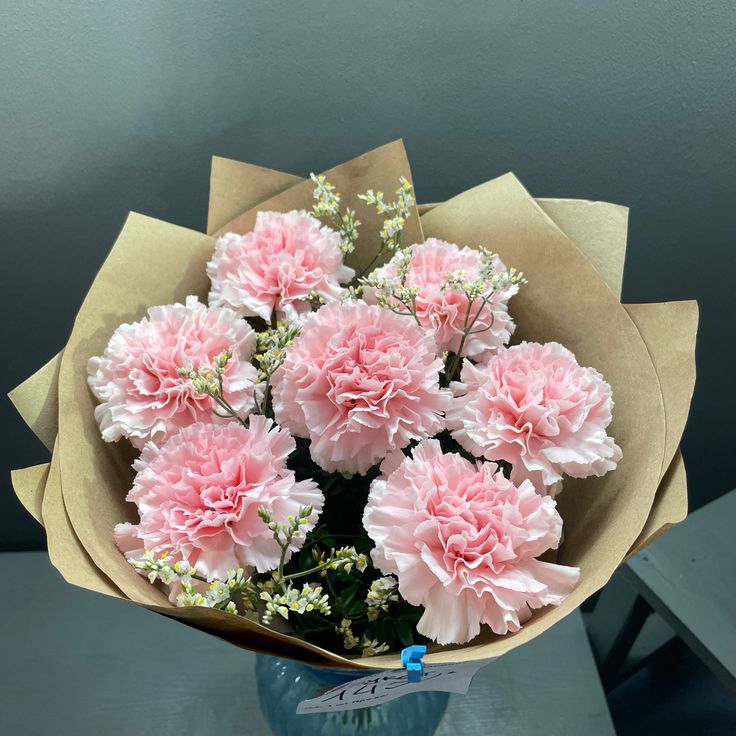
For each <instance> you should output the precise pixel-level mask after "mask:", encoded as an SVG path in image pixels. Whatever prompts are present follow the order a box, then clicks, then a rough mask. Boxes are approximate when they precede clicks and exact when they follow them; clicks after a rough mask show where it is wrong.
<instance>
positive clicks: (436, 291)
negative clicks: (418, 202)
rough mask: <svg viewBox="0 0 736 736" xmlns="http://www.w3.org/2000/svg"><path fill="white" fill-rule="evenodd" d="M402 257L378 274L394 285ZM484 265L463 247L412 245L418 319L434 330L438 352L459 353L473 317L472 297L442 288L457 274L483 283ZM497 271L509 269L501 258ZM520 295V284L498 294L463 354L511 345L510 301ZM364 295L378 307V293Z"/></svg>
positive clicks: (479, 353)
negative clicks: (481, 276)
mask: <svg viewBox="0 0 736 736" xmlns="http://www.w3.org/2000/svg"><path fill="white" fill-rule="evenodd" d="M401 257H402V254H401V253H399V254H397V255H396V256H394V258H392V259H391V260H390V261H389V262H388V263H387V264H386V265H385V266H382V267H381V268H378V269H376V270H375V271H374V272H373V274H374V275H376V276H382V277H384V278H385V279H387V280H388V281H392V280H395V279H396V277H397V272H398V264H399V260H400V259H401ZM481 266H482V264H481V254H480V252H479V251H477V250H474V249H472V248H468V247H464V248H458V247H457V246H456V245H454V244H453V243H446V242H444V241H443V240H436V239H435V238H430V239H429V240H427V241H426V242H424V243H422V244H420V245H414V246H412V249H411V262H410V264H409V272H408V275H407V279H406V283H407V285H409V286H416V287H418V288H419V295H418V296H417V299H416V306H417V316H418V318H419V321H420V322H421V323H422V325H423V326H425V327H427V328H429V329H431V330H433V331H434V333H435V339H436V341H437V350H438V352H439V353H444V352H447V351H451V352H453V353H456V352H457V351H458V349H459V348H460V340H461V339H462V335H463V331H464V325H465V319H466V315H467V314H468V297H467V296H466V295H465V294H464V293H462V292H460V291H457V290H456V289H450V288H445V289H443V288H441V287H442V286H443V285H444V284H445V282H446V281H447V278H448V276H449V275H451V274H455V273H458V272H459V273H462V275H463V278H464V279H465V280H466V281H474V280H476V279H478V278H479V277H480V273H481ZM494 268H495V270H496V272H501V271H504V270H505V266H504V265H503V263H501V261H500V260H499V259H498V257H496V258H495V259H494ZM518 290H519V287H518V285H515V284H514V285H509V286H508V287H507V288H506V289H504V290H503V291H500V292H498V293H496V294H493V296H492V297H491V300H490V302H489V303H488V304H487V305H486V306H484V307H483V309H482V310H481V312H480V314H479V315H478V319H477V320H476V321H475V323H474V325H473V332H474V333H475V334H470V335H469V336H468V337H467V339H466V340H465V344H464V345H463V355H465V356H467V357H475V358H484V357H487V356H489V355H490V354H491V353H492V352H493V351H494V350H496V348H498V347H500V346H501V345H505V344H506V343H507V342H508V341H509V339H510V338H511V335H512V334H513V332H514V329H515V327H516V326H515V325H514V322H513V320H512V319H511V317H510V315H509V313H508V300H509V299H510V298H511V297H512V296H513V295H514V294H516V292H517V291H518ZM491 293H492V291H491V290H488V291H486V292H485V294H486V295H488V294H491ZM364 295H365V296H364V298H365V300H366V301H367V302H369V303H375V300H376V291H375V289H371V288H366V289H365V290H364ZM480 304H481V302H480V299H476V300H475V301H474V302H473V305H472V308H471V312H470V314H471V317H472V316H475V315H476V314H477V313H478V309H479V308H480ZM402 308H403V307H402Z"/></svg>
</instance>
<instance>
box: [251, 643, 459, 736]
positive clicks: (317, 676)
mask: <svg viewBox="0 0 736 736" xmlns="http://www.w3.org/2000/svg"><path fill="white" fill-rule="evenodd" d="M377 671H378V670H376V672H377ZM369 674H371V671H370V670H349V671H346V670H339V669H327V668H323V667H310V666H307V665H304V664H300V663H299V662H293V661H292V660H288V659H277V658H276V657H267V656H264V655H258V656H257V658H256V684H257V687H258V699H259V701H260V705H261V711H262V712H263V716H264V718H265V719H266V721H267V723H268V725H269V726H270V727H271V731H272V732H273V734H274V736H295V735H297V734H298V736H316V735H317V734H319V736H353V734H356V735H359V736H374V735H376V736H377V735H378V734H380V736H392V735H393V734H401V736H415V734H416V736H432V734H433V733H434V732H435V731H436V730H437V726H438V725H439V723H440V721H441V720H442V716H443V715H444V714H445V710H446V709H447V701H448V699H449V697H450V695H449V693H443V692H419V693H411V694H408V695H404V696H402V697H400V698H397V699H396V700H391V701H389V702H388V703H382V704H381V705H375V706H373V707H371V708H359V709H357V710H347V711H339V712H333V713H308V714H305V715H297V713H296V707H297V705H298V704H299V702H300V701H302V700H307V699H309V698H312V697H314V696H315V695H317V693H318V691H323V690H326V689H329V688H331V687H334V686H335V685H339V684H340V683H343V682H348V681H350V680H355V679H357V678H359V677H365V676H366V675H369Z"/></svg>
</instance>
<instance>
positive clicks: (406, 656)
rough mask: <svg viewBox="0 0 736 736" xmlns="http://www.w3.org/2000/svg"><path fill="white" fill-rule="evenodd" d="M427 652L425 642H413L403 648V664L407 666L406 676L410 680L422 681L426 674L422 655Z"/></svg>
mask: <svg viewBox="0 0 736 736" xmlns="http://www.w3.org/2000/svg"><path fill="white" fill-rule="evenodd" d="M426 653H427V647H425V646H424V645H423V644H413V645H412V646H410V647H406V649H402V650H401V664H402V665H403V666H404V667H405V668H406V677H407V680H409V682H421V681H422V677H423V676H424V664H423V662H422V657H423V656H424V655H425V654H426Z"/></svg>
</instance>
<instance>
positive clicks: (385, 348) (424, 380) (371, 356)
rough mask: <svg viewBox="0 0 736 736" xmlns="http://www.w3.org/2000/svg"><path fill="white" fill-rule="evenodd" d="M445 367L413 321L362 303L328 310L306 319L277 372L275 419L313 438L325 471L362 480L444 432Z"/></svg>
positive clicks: (315, 456)
mask: <svg viewBox="0 0 736 736" xmlns="http://www.w3.org/2000/svg"><path fill="white" fill-rule="evenodd" d="M442 367H443V365H442V361H441V360H440V359H438V358H437V357H436V346H435V343H434V339H433V338H432V337H431V335H429V334H428V333H427V332H426V331H425V330H424V329H422V328H421V327H419V326H418V325H417V324H416V322H414V320H413V319H412V318H410V317H407V316H401V315H397V314H394V313H393V312H391V311H389V310H386V309H382V308H381V307H377V306H369V305H367V304H365V303H363V302H360V301H352V302H345V303H344V304H339V303H333V304H327V305H325V306H323V307H322V308H321V309H319V310H318V311H317V312H314V313H313V314H310V315H308V316H307V317H305V318H304V322H303V325H302V331H301V334H300V335H299V337H297V338H296V340H295V341H294V345H293V347H291V348H290V349H289V350H288V351H287V355H286V360H285V361H284V363H283V365H282V366H281V367H280V368H279V369H278V370H277V371H276V373H275V374H274V378H273V399H274V401H273V406H274V412H275V416H276V421H278V422H279V424H282V425H283V426H285V427H288V428H289V430H290V431H291V432H292V433H293V434H295V435H297V436H299V437H308V438H309V439H310V440H311V446H310V452H311V454H312V457H313V459H314V460H315V462H316V463H318V464H319V465H320V466H321V467H322V468H324V469H325V470H328V471H331V472H333V471H340V472H351V473H361V474H362V473H365V472H366V471H367V470H368V469H369V468H370V467H371V466H373V465H375V464H377V463H379V462H380V461H381V460H382V459H383V458H384V457H385V456H386V455H387V454H388V453H389V452H391V451H393V450H396V449H400V448H402V447H406V445H408V444H409V442H411V441H412V440H417V439H422V438H424V437H429V436H432V435H434V434H436V433H437V432H439V431H441V430H442V429H443V428H444V419H443V416H442V413H443V411H444V410H445V408H446V406H447V402H448V392H447V391H446V390H445V389H441V388H440V386H439V374H440V371H441V370H442Z"/></svg>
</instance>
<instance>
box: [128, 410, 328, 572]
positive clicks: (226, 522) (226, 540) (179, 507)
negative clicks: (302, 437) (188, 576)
mask: <svg viewBox="0 0 736 736" xmlns="http://www.w3.org/2000/svg"><path fill="white" fill-rule="evenodd" d="M294 448H295V442H294V439H293V437H291V435H289V433H288V432H286V431H285V430H283V429H279V428H278V427H275V426H274V425H273V422H272V421H271V420H270V419H267V418H266V417H263V416H260V415H253V416H252V417H251V418H250V422H249V426H248V427H247V428H246V427H244V426H243V425H242V424H240V423H239V422H226V423H222V424H214V423H205V422H200V423H197V424H192V425H190V426H189V427H186V428H185V429H182V430H181V432H179V433H178V434H176V435H174V436H173V437H171V438H170V439H169V440H168V441H167V442H166V443H164V444H163V445H161V446H160V447H158V446H156V445H155V444H153V443H152V442H151V443H149V444H147V445H146V446H145V447H144V448H143V452H142V453H141V456H140V457H139V458H138V459H137V460H136V461H135V462H134V464H133V468H134V469H135V471H136V477H135V480H134V482H133V487H132V489H131V490H130V492H129V493H128V496H127V500H128V501H131V502H133V503H134V504H135V505H136V506H137V507H138V513H139V515H140V523H139V524H137V525H132V524H118V525H117V526H116V527H115V539H116V541H117V543H118V546H119V547H120V548H121V550H122V551H123V552H125V553H127V554H128V556H130V557H133V558H135V557H137V556H139V555H140V552H141V550H142V549H149V550H153V551H155V552H159V553H160V552H169V553H170V554H171V555H172V556H173V557H174V558H175V559H184V560H187V561H188V562H189V564H190V565H191V566H192V567H194V568H195V569H196V570H197V572H198V573H199V574H200V575H203V576H205V577H206V578H207V579H208V580H211V579H213V578H218V579H224V578H225V577H226V576H227V571H228V570H232V569H237V568H238V567H243V568H246V569H247V570H248V571H251V572H252V571H253V569H255V570H257V571H258V572H267V571H269V570H273V569H275V568H276V567H277V566H278V563H279V556H280V553H281V548H280V547H279V545H278V543H277V542H276V540H275V539H274V538H273V532H272V531H270V530H269V528H268V526H267V524H265V523H264V522H263V520H262V519H261V518H260V517H259V515H258V509H259V507H261V506H263V507H265V508H266V509H267V510H268V511H269V512H270V513H271V515H272V517H273V518H274V520H276V521H286V519H287V517H288V516H296V515H297V513H298V511H299V509H300V507H307V506H311V507H312V509H313V511H312V514H311V516H310V517H309V520H308V521H309V523H308V524H307V525H305V526H304V527H302V529H303V530H304V533H303V534H301V535H300V536H299V537H297V538H296V539H295V540H294V542H293V545H292V547H291V551H293V550H296V549H298V548H299V546H301V544H302V543H303V542H304V536H305V534H306V533H307V532H308V531H310V530H311V529H312V528H313V527H314V524H315V523H316V521H317V518H318V516H319V514H320V512H321V510H322V504H323V497H322V493H321V492H320V490H319V488H318V487H317V484H316V483H315V482H314V481H313V480H311V479H310V480H303V481H296V479H295V477H294V473H293V471H291V470H289V469H288V468H287V467H286V459H287V458H288V456H289V454H290V453H291V452H293V450H294ZM136 540H138V543H137V544H136Z"/></svg>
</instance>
